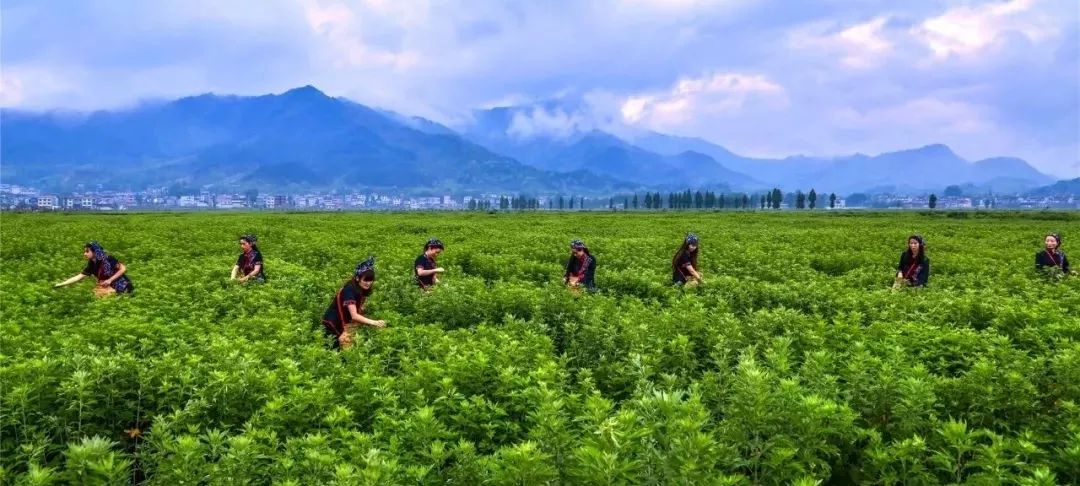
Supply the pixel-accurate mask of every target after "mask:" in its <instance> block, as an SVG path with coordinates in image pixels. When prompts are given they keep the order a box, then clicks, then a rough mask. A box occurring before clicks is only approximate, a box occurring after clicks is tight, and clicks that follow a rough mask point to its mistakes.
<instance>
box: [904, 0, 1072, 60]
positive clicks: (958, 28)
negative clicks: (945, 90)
mask: <svg viewBox="0 0 1080 486" xmlns="http://www.w3.org/2000/svg"><path fill="white" fill-rule="evenodd" d="M1035 4H1036V0H1010V1H1007V2H994V3H988V4H984V5H979V6H961V7H956V8H953V9H950V10H947V11H945V13H943V14H941V15H938V16H936V17H931V18H928V19H926V20H925V21H923V22H922V23H920V24H919V25H918V26H916V27H914V28H912V29H911V34H912V35H913V36H914V37H915V38H916V39H918V40H919V41H921V42H922V43H924V44H925V45H926V46H927V47H928V48H929V49H930V50H931V52H933V55H934V58H935V59H938V60H943V59H948V58H950V57H953V56H968V55H972V54H976V53H978V52H980V51H982V50H984V49H986V48H988V47H991V46H993V45H994V44H996V43H998V42H999V41H1000V40H1001V38H1002V37H1003V36H1004V35H1005V34H1008V33H1016V34H1020V35H1022V36H1024V37H1026V38H1027V39H1028V40H1030V41H1032V42H1040V41H1042V40H1045V39H1047V38H1049V37H1052V36H1054V35H1056V28H1055V26H1054V22H1053V20H1052V18H1050V17H1048V15H1047V14H1045V13H1043V12H1041V11H1034V10H1033V7H1034V6H1035Z"/></svg>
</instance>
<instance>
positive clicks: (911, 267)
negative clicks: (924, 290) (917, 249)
mask: <svg viewBox="0 0 1080 486" xmlns="http://www.w3.org/2000/svg"><path fill="white" fill-rule="evenodd" d="M896 271H898V272H900V273H901V274H903V276H904V278H905V279H907V281H908V282H911V285H912V286H915V287H922V286H924V285H926V282H927V281H929V280H930V258H928V257H926V256H925V255H924V256H923V261H922V262H921V263H920V262H916V261H915V258H914V257H912V256H911V253H910V252H907V251H905V252H903V253H901V254H900V264H899V265H897V266H896Z"/></svg>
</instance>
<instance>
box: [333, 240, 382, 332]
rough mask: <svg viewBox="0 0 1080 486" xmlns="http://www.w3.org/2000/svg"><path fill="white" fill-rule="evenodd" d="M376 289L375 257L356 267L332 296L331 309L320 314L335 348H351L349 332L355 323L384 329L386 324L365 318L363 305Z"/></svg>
mask: <svg viewBox="0 0 1080 486" xmlns="http://www.w3.org/2000/svg"><path fill="white" fill-rule="evenodd" d="M374 286H375V257H368V259H367V260H364V261H362V262H360V263H359V264H358V265H356V270H355V271H353V277H352V278H351V279H349V281H348V282H345V285H344V286H342V287H341V290H338V292H337V294H335V295H334V299H333V300H331V301H330V307H328V308H327V309H326V312H325V313H323V320H322V323H323V328H324V330H325V331H326V334H327V335H329V336H333V337H334V347H335V348H338V347H340V348H343V349H344V348H348V347H349V346H352V337H351V336H350V335H349V332H350V331H352V330H353V329H355V327H356V326H355V324H362V325H366V326H372V327H386V321H377V320H373V319H368V318H367V317H365V316H364V303H365V302H366V301H367V298H368V297H370V296H371V292H372V290H373V287H374Z"/></svg>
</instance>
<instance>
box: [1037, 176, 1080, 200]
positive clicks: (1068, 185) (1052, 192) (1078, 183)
mask: <svg viewBox="0 0 1080 486" xmlns="http://www.w3.org/2000/svg"><path fill="white" fill-rule="evenodd" d="M1027 195H1028V196H1041V197H1049V196H1080V177H1077V178H1076V179H1068V180H1061V181H1057V182H1055V183H1053V184H1051V185H1049V186H1043V187H1038V188H1035V189H1032V190H1030V191H1028V192H1027Z"/></svg>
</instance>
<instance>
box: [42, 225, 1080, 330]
mask: <svg viewBox="0 0 1080 486" xmlns="http://www.w3.org/2000/svg"><path fill="white" fill-rule="evenodd" d="M257 243H258V239H257V238H256V237H255V235H251V234H246V235H243V236H241V237H240V248H241V250H242V252H241V253H240V256H239V257H237V259H236V264H235V265H234V266H233V269H232V276H231V278H232V279H233V280H237V281H240V282H265V281H266V273H265V272H264V267H263V257H262V253H260V252H259V248H258V245H257ZM1043 243H1044V245H1045V247H1044V249H1043V250H1040V251H1039V252H1038V253H1036V254H1035V267H1036V268H1037V269H1039V270H1048V269H1057V270H1058V271H1060V272H1061V273H1063V274H1068V273H1069V259H1068V258H1067V257H1066V256H1065V253H1064V252H1063V251H1061V235H1060V234H1057V233H1050V234H1047V235H1046V237H1045V238H1044V241H1043ZM443 249H444V245H443V243H442V242H441V241H439V240H438V239H436V238H432V239H430V240H428V241H427V243H425V244H424V251H423V253H421V254H420V255H419V256H417V257H416V261H415V262H414V265H413V278H414V280H415V281H416V283H417V285H418V286H419V287H420V288H421V289H422V290H424V291H428V290H430V289H432V288H433V287H434V286H436V285H438V284H439V274H441V273H443V272H445V270H444V269H443V268H442V267H440V266H438V265H437V263H436V259H437V258H438V256H439V255H440V254H441V253H442V252H443ZM699 250H700V245H699V242H698V237H697V235H695V234H693V233H689V234H687V235H686V237H685V238H684V239H683V242H682V244H681V245H680V246H679V249H678V251H676V252H675V256H674V258H672V260H671V268H672V276H671V279H672V283H673V284H675V285H687V286H693V285H697V284H700V283H701V282H702V276H701V272H700V268H699V267H698V251H699ZM83 257H84V258H86V267H85V268H83V270H82V272H81V273H79V274H77V275H75V276H73V277H71V278H69V279H67V280H65V281H63V282H60V283H58V284H56V285H55V287H64V286H67V285H71V284H74V283H76V282H78V281H80V280H82V279H84V278H86V277H94V278H95V279H96V280H97V286H96V287H95V288H94V293H95V295H98V296H104V295H109V294H124V293H131V292H133V291H134V290H135V286H134V285H133V284H132V283H131V279H130V278H129V277H128V275H127V267H125V266H124V264H123V263H120V262H119V261H118V260H117V259H116V257H113V256H112V255H109V253H108V252H106V251H105V249H104V248H102V247H101V245H100V244H98V243H97V242H96V241H91V242H89V243H87V244H86V245H85V246H84V247H83ZM595 275H596V257H595V256H593V254H592V253H591V252H590V251H589V247H588V246H586V245H585V243H584V242H582V241H581V240H573V241H571V242H570V259H569V260H568V261H567V262H566V272H565V273H564V274H563V282H564V283H565V284H566V286H567V287H569V288H571V289H574V290H575V291H577V290H580V289H587V290H590V291H591V290H595V288H596V283H595V281H594V277H595ZM929 279H930V258H928V257H927V256H926V241H925V240H924V239H923V238H922V237H921V236H919V235H912V236H910V237H908V240H907V248H906V249H905V250H904V251H903V252H902V253H901V254H900V263H899V264H898V265H897V267H896V282H895V285H894V287H901V286H912V287H923V286H925V285H926V284H927V282H928V280H929ZM374 285H375V257H373V256H371V257H368V258H367V259H366V260H364V261H362V262H360V263H359V264H357V265H356V268H355V269H354V271H353V275H352V278H350V279H349V280H348V281H347V282H345V284H344V285H343V286H342V287H341V289H340V290H338V291H337V293H336V294H334V298H333V300H331V301H330V306H329V307H328V308H327V309H326V312H325V313H324V314H323V318H322V324H323V329H324V330H325V332H326V334H327V335H328V336H329V337H331V338H332V339H333V345H334V347H340V348H347V347H349V346H350V345H351V344H352V338H351V333H352V331H353V330H354V329H355V328H356V327H357V326H372V327H385V326H386V321H383V320H377V319H371V318H369V317H367V316H366V315H365V314H364V304H365V302H366V301H367V299H368V297H370V296H371V293H372V291H373V289H374Z"/></svg>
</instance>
